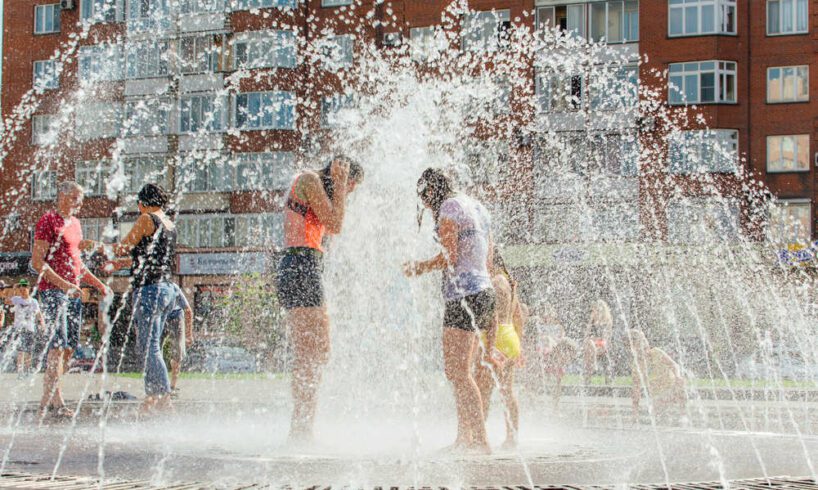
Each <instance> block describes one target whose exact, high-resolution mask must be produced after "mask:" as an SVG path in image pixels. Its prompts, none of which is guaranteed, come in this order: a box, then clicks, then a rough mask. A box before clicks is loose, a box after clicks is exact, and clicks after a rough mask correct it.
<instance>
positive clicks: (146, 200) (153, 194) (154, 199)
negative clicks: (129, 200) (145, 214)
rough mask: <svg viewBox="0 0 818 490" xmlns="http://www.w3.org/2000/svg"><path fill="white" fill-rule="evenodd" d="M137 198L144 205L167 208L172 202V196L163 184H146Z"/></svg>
mask: <svg viewBox="0 0 818 490" xmlns="http://www.w3.org/2000/svg"><path fill="white" fill-rule="evenodd" d="M136 199H137V200H138V201H139V202H140V203H142V205H143V206H151V207H158V208H162V209H165V208H167V206H168V203H169V202H170V196H169V195H168V193H167V192H166V191H165V189H163V188H162V187H161V186H158V185H156V184H145V185H143V186H142V189H140V190H139V193H138V194H137V195H136Z"/></svg>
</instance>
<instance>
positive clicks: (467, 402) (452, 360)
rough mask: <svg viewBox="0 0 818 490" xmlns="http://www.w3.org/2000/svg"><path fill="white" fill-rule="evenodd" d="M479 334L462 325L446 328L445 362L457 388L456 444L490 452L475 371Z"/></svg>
mask: <svg viewBox="0 0 818 490" xmlns="http://www.w3.org/2000/svg"><path fill="white" fill-rule="evenodd" d="M476 347H477V337H475V335H474V332H469V331H466V330H461V329H458V328H444V329H443V362H444V368H445V371H446V378H447V379H448V380H449V381H451V383H452V387H453V388H454V399H455V405H456V407H457V439H456V440H455V446H456V447H457V446H464V447H466V448H468V449H472V450H477V451H480V452H485V453H489V452H491V449H490V448H489V443H488V438H487V437H486V423H485V420H484V418H483V402H482V401H481V398H480V389H479V388H478V386H477V382H476V381H475V378H474V376H473V375H472V365H473V364H474V357H475V351H476Z"/></svg>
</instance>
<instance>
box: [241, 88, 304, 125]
mask: <svg viewBox="0 0 818 490" xmlns="http://www.w3.org/2000/svg"><path fill="white" fill-rule="evenodd" d="M252 96H258V97H260V100H259V107H260V108H262V107H264V105H262V104H264V102H265V100H264V97H275V98H276V100H273V101H272V103H279V104H281V106H282V107H284V106H286V105H290V106H291V110H292V125H291V126H289V127H287V126H278V125H277V124H276V121H278V120H279V119H282V120H285V121H286V119H287V118H286V114H284V113H281V112H275V113H273V118H274V122H273V123H272V125H269V126H267V125H261V126H248V125H247V122H248V121H249V120H251V118H254V117H255V118H257V117H258V116H253V115H250V114H249V113H248V114H247V115H242V116H241V117H243V118H244V123H243V124H240V123H239V117H240V109H241V107H239V106H240V99H241V98H242V97H245V98H246V100H247V104H248V105H249V103H250V97H252ZM296 104H297V97H296V95H295V92H290V91H286V90H260V91H253V92H241V93H238V94H236V95H235V97H234V98H233V116H234V117H233V126H234V127H235V128H236V129H238V130H239V131H294V130H295V129H296V119H297V114H296Z"/></svg>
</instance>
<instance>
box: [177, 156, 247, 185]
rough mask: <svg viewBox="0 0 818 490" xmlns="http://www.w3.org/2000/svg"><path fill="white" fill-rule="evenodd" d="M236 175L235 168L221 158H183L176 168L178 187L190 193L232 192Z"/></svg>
mask: <svg viewBox="0 0 818 490" xmlns="http://www.w3.org/2000/svg"><path fill="white" fill-rule="evenodd" d="M235 173H236V172H235V168H234V167H233V166H232V165H231V164H230V163H229V162H227V161H225V159H223V158H221V157H216V158H205V159H201V158H195V157H191V158H184V157H183V158H182V161H181V163H180V164H179V165H177V167H176V175H175V177H176V187H177V188H178V189H182V190H184V192H188V193H199V192H211V193H212V192H232V191H233V190H235V187H236V182H235V181H236V178H235Z"/></svg>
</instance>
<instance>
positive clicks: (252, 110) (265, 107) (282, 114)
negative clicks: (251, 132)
mask: <svg viewBox="0 0 818 490" xmlns="http://www.w3.org/2000/svg"><path fill="white" fill-rule="evenodd" d="M236 127H238V128H240V129H295V97H294V95H293V93H292V92H254V93H249V94H239V95H237V96H236Z"/></svg>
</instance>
